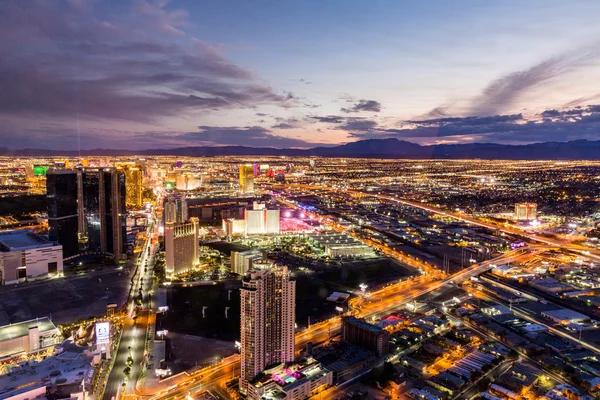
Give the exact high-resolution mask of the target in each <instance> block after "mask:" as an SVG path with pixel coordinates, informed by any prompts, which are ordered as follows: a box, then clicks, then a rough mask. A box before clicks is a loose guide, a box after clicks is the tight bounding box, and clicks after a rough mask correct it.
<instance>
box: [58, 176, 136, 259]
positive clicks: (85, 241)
mask: <svg viewBox="0 0 600 400" xmlns="http://www.w3.org/2000/svg"><path fill="white" fill-rule="evenodd" d="M47 175H48V179H47V180H46V186H47V198H48V227H49V238H50V240H51V241H53V242H57V243H59V244H61V245H62V247H63V256H64V257H65V259H69V258H73V257H75V256H77V255H80V254H85V253H98V254H110V255H113V256H114V257H115V259H117V260H118V259H122V258H124V256H125V253H126V250H127V247H126V241H127V236H126V235H127V232H126V225H125V219H126V208H125V174H124V172H123V171H120V170H115V169H114V168H81V169H62V170H56V169H52V170H49V171H48V174H47Z"/></svg>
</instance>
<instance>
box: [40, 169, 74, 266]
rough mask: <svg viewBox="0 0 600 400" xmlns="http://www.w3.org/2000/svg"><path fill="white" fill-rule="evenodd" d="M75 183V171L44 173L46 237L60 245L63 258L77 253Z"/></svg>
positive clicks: (54, 170)
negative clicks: (46, 206) (46, 217)
mask: <svg viewBox="0 0 600 400" xmlns="http://www.w3.org/2000/svg"><path fill="white" fill-rule="evenodd" d="M77 182H78V177H77V171H76V170H67V169H50V170H48V172H47V173H46V197H47V200H48V231H49V233H48V237H49V239H50V240H51V241H52V242H57V243H60V244H61V245H62V248H63V257H64V258H69V257H73V256H75V255H77V253H78V252H79V241H78V232H79V223H78V206H77V204H78V203H77V198H78V184H77Z"/></svg>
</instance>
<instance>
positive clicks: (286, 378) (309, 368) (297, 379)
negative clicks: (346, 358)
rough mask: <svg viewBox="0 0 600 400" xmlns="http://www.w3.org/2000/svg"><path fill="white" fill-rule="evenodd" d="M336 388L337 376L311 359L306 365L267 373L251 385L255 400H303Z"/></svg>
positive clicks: (252, 396) (277, 369)
mask: <svg viewBox="0 0 600 400" xmlns="http://www.w3.org/2000/svg"><path fill="white" fill-rule="evenodd" d="M332 384H333V372H332V371H330V370H328V369H327V368H324V367H323V366H322V365H321V364H320V363H319V362H317V361H316V360H314V359H312V358H310V359H309V360H308V361H307V362H306V363H299V364H294V365H291V366H287V367H286V366H285V365H284V364H280V365H278V366H276V367H275V368H271V369H268V370H266V371H264V373H263V374H260V375H259V376H257V377H256V378H255V379H254V380H253V381H251V382H250V383H249V385H248V398H249V399H251V400H261V399H277V400H303V399H306V398H308V397H311V396H314V395H315V394H317V393H318V392H320V391H322V390H324V389H326V388H327V387H329V386H331V385H332Z"/></svg>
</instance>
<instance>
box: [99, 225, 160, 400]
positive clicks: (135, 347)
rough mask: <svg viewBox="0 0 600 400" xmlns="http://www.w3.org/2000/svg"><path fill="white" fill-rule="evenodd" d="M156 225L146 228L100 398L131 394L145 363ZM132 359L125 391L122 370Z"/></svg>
mask: <svg viewBox="0 0 600 400" xmlns="http://www.w3.org/2000/svg"><path fill="white" fill-rule="evenodd" d="M154 230H155V224H154V223H151V224H150V225H149V227H148V230H147V238H146V242H145V243H144V246H143V248H142V252H141V255H140V256H139V257H138V267H137V270H136V274H135V276H134V277H133V278H132V279H133V283H132V290H131V299H130V301H131V303H130V304H129V308H128V310H129V313H128V318H127V319H126V322H125V324H124V325H123V332H122V336H121V340H120V342H119V347H118V348H117V351H116V353H115V354H113V359H114V364H113V366H112V369H111V371H110V374H109V376H108V381H107V383H106V387H105V390H104V395H103V397H102V398H103V399H105V400H110V399H112V398H113V397H114V398H115V399H119V398H120V397H121V396H123V395H125V394H126V393H132V392H133V391H134V390H135V384H136V379H137V377H138V376H139V375H140V373H141V372H142V371H143V365H145V348H146V346H145V344H146V334H147V331H148V324H149V322H150V321H151V320H152V318H151V315H150V313H151V310H150V301H151V296H150V294H149V293H150V291H151V290H152V284H153V279H154V278H153V272H154V262H155V260H154V251H155V249H154V243H153V236H154V232H155V231H154ZM145 265H148V268H147V269H146V271H147V272H145V273H144V269H145V268H144V267H145ZM140 289H141V291H142V295H143V299H142V307H141V310H139V313H138V314H137V318H136V319H135V320H134V318H133V316H134V314H135V313H136V302H137V298H138V292H139V290H140ZM129 356H131V357H132V358H133V365H132V366H131V372H130V375H129V376H130V378H129V379H128V380H127V385H126V388H125V392H123V386H122V385H123V383H124V382H125V374H124V372H123V371H124V370H125V368H126V367H127V359H128V358H129Z"/></svg>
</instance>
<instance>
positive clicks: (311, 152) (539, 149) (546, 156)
mask: <svg viewBox="0 0 600 400" xmlns="http://www.w3.org/2000/svg"><path fill="white" fill-rule="evenodd" d="M80 154H81V155H82V156H132V155H139V156H162V155H164V156H167V155H170V156H188V157H210V156H316V157H349V158H408V159H444V158H447V159H473V158H480V159H488V160H493V159H496V160H595V159H600V140H596V141H589V140H575V141H570V142H544V143H533V144H526V145H505V144H494V143H473V144H436V145H429V146H421V145H418V144H416V143H411V142H407V141H403V140H398V139H393V138H392V139H368V140H359V141H356V142H351V143H346V144H342V145H339V146H332V147H314V148H311V149H293V148H287V149H276V148H272V147H245V146H219V147H210V146H191V147H178V148H170V149H148V150H115V149H94V150H81V152H79V151H76V150H75V151H72V150H43V149H19V150H15V149H7V148H0V155H4V156H78V155H80Z"/></svg>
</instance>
